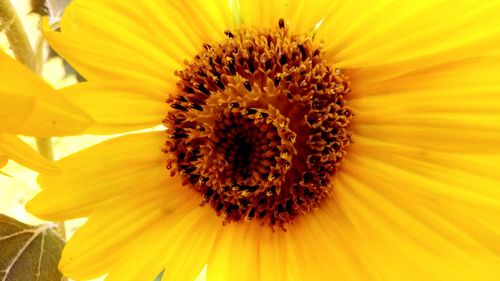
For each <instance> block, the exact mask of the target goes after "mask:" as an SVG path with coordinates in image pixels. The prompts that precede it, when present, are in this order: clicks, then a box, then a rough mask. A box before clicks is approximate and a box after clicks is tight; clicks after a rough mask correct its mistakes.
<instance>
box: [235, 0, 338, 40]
mask: <svg viewBox="0 0 500 281" xmlns="http://www.w3.org/2000/svg"><path fill="white" fill-rule="evenodd" d="M237 2H239V6H240V11H241V16H242V17H243V22H244V23H245V25H247V26H255V27H259V28H266V29H267V28H271V27H278V21H279V20H280V19H283V20H284V21H285V22H286V24H287V25H288V26H289V27H290V30H291V32H293V33H305V32H309V31H311V30H312V29H314V28H321V27H320V25H321V22H322V20H324V19H325V17H326V16H327V15H328V14H329V13H330V12H331V11H332V10H333V9H335V8H336V6H337V5H338V3H336V2H335V1H325V0H320V1H303V0H292V1H290V0H276V1H264V0H262V1H261V0H259V1H255V0H239V1H237Z"/></svg>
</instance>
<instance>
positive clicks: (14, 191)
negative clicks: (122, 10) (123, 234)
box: [0, 0, 109, 280]
mask: <svg viewBox="0 0 500 281" xmlns="http://www.w3.org/2000/svg"><path fill="white" fill-rule="evenodd" d="M11 2H12V4H13V5H14V6H15V8H16V10H17V14H18V16H19V18H20V19H21V21H22V23H23V25H24V28H25V30H26V32H27V34H28V36H29V38H30V41H31V44H32V46H33V47H35V45H36V44H37V43H38V42H39V40H40V39H41V38H40V36H41V35H40V31H39V21H40V16H39V15H38V14H36V13H33V12H32V7H31V3H30V0H12V1H11ZM52 2H53V5H62V3H63V2H67V0H65V1H57V0H54V1H52ZM52 20H54V19H52ZM0 48H2V49H3V50H4V51H5V52H7V53H8V54H10V55H12V52H11V51H10V48H9V43H8V41H7V38H6V36H5V33H4V32H3V33H0ZM45 53H46V62H45V63H44V65H43V69H42V76H43V78H44V80H45V81H47V82H48V83H49V84H51V85H52V86H53V87H54V88H56V89H59V88H62V87H65V86H69V85H72V84H74V83H76V82H77V78H76V75H75V74H74V73H71V72H68V71H67V67H66V68H65V66H64V64H63V61H62V60H61V59H60V58H59V57H50V58H49V55H48V54H49V52H48V50H46V52H45ZM107 138H109V137H100V136H90V135H84V136H78V137H65V138H53V139H52V141H53V149H54V157H55V159H60V158H61V157H64V156H66V155H68V154H70V153H73V152H75V151H78V150H80V149H83V148H86V147H88V146H91V145H93V144H95V143H98V142H100V141H103V140H104V139H107ZM23 140H24V141H25V142H26V143H28V144H30V145H31V146H32V147H33V148H35V149H36V141H35V139H34V138H30V137H23ZM1 172H2V174H0V213H2V214H5V215H7V216H10V217H13V218H15V219H17V220H19V221H21V222H24V223H27V224H32V225H37V224H41V223H44V221H42V220H40V219H38V218H36V217H34V216H32V215H31V214H29V213H28V212H27V211H26V210H25V209H24V204H25V203H26V202H27V201H28V200H29V199H30V198H32V197H33V196H34V195H35V194H36V193H37V192H38V189H39V187H38V185H37V183H36V177H37V175H38V174H37V173H36V172H33V171H31V170H29V169H27V168H24V167H22V166H20V165H18V164H17V163H15V162H13V161H9V162H8V164H7V165H6V166H5V167H4V168H3V169H2V170H1ZM83 222H85V219H78V220H73V221H67V222H66V236H67V237H68V238H69V237H71V235H72V234H73V233H74V232H75V230H76V229H77V228H78V226H80V225H81V224H82V223H83ZM97 280H102V279H97Z"/></svg>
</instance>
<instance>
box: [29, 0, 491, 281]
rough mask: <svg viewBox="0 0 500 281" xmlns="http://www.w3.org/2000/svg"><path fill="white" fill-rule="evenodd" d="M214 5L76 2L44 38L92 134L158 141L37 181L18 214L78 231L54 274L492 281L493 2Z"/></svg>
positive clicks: (98, 149) (71, 163)
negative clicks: (80, 78) (70, 68)
mask: <svg viewBox="0 0 500 281" xmlns="http://www.w3.org/2000/svg"><path fill="white" fill-rule="evenodd" d="M229 4H230V5H227V3H225V2H222V1H186V2H178V1H158V2H156V1H105V2H104V1H92V0H81V1H80V0H75V1H73V2H72V4H70V6H69V7H68V10H67V11H66V12H65V14H64V17H63V19H62V22H61V27H62V29H61V32H55V31H50V30H46V37H47V39H48V40H49V42H50V43H51V44H52V46H53V47H54V48H55V49H56V50H57V51H58V52H59V53H60V54H61V55H63V56H64V57H65V58H67V59H68V60H69V61H70V62H71V63H72V64H73V65H74V66H75V67H76V68H77V69H78V70H79V71H80V72H81V73H82V74H83V75H84V76H85V77H86V78H88V80H89V81H88V82H87V83H83V84H79V85H76V86H74V87H72V88H69V89H67V90H66V91H67V92H68V93H69V94H71V95H68V96H70V97H71V98H72V99H73V101H74V102H76V103H77V104H79V105H81V106H84V107H85V108H86V109H88V110H89V111H90V113H91V115H92V117H93V118H94V119H96V120H97V124H96V125H95V126H94V127H92V128H90V131H91V132H94V133H99V134H111V133H116V132H126V131H130V130H134V129H142V128H147V127H153V126H157V125H159V124H161V123H163V124H164V125H165V127H166V129H165V130H163V131H160V132H158V131H155V132H146V133H135V134H127V135H124V136H121V137H117V138H114V139H111V140H109V141H107V142H104V143H101V144H98V145H96V146H94V147H91V148H89V149H86V150H83V151H81V152H78V153H76V154H74V155H72V156H69V157H67V158H65V159H62V160H61V161H60V165H61V166H63V167H65V172H66V173H64V174H63V175H60V176H57V177H48V176H42V177H40V180H39V181H40V184H41V185H42V186H43V191H42V192H41V193H40V194H38V195H37V196H36V197H35V198H34V199H33V200H32V201H31V202H30V203H29V205H28V208H29V209H30V210H31V211H32V212H34V213H35V214H37V215H39V216H40V217H42V218H47V219H56V220H59V219H69V218H76V217H82V216H89V217H90V218H89V220H88V222H87V223H86V224H85V225H84V226H83V227H82V228H81V229H79V230H78V232H77V233H76V234H75V236H74V237H73V238H72V239H71V240H70V241H69V243H68V245H67V247H66V249H65V251H64V253H63V258H62V261H61V265H60V267H61V269H62V270H63V272H65V273H66V274H68V275H69V276H71V277H74V278H77V279H86V278H93V277H97V276H99V275H102V274H106V273H107V274H108V275H107V280H150V279H153V278H154V277H155V276H156V275H157V274H158V273H159V272H161V271H163V270H165V273H164V275H163V278H164V280H178V279H180V280H192V279H194V277H195V276H196V274H198V272H199V271H200V270H201V269H202V268H203V267H204V266H205V265H206V266H207V279H208V280H295V279H297V280H329V279H332V278H337V279H338V278H340V279H343V280H378V279H380V280H401V279H408V278H409V277H412V276H417V275H418V276H425V278H426V279H433V280H448V279H453V280H455V279H460V278H463V279H465V280H467V279H470V278H473V279H477V278H478V276H480V277H481V278H480V279H482V280H493V279H494V278H496V276H497V275H496V274H495V273H498V268H497V266H496V265H497V264H498V262H499V258H498V247H497V245H498V242H499V232H498V223H496V218H495V216H494V215H492V214H493V213H495V212H498V211H499V209H500V203H499V202H500V201H499V199H500V193H499V192H498V187H499V179H500V178H499V176H498V175H497V173H496V168H497V163H498V156H499V155H498V152H500V151H499V149H498V148H499V147H498V145H497V143H498V141H499V140H500V134H499V126H500V125H498V124H500V123H499V122H498V121H500V120H499V119H500V116H499V112H500V111H499V110H498V109H499V107H500V100H499V98H500V96H499V94H498V85H500V84H499V83H498V82H499V81H498V80H499V79H498V77H499V76H498V75H496V74H498V72H499V70H500V69H499V68H498V65H499V64H498V57H497V55H498V52H497V50H496V48H495V47H494V46H495V45H494V44H493V43H494V42H497V41H498V40H499V39H500V37H499V36H498V34H500V33H498V31H499V30H498V29H499V28H500V25H498V19H497V17H496V15H495V12H494V11H495V9H496V8H498V3H493V2H489V3H481V4H474V5H472V4H470V3H467V1H459V2H458V3H456V2H453V3H452V5H451V4H450V3H446V1H433V2H425V3H424V2H421V1H416V2H415V3H400V2H397V1H384V2H379V1H377V2H373V3H372V2H366V1H354V2H349V1H341V2H335V1H333V2H332V1H309V2H306V1H291V2H290V1H266V2H262V3H261V2H255V1H243V0H242V1H230V3H229ZM443 18H448V19H449V20H446V21H443V20H442V19H443ZM165 131H166V132H165ZM68 183H70V184H68ZM200 205H201V206H200ZM418 278H419V277H418ZM418 278H417V279H418Z"/></svg>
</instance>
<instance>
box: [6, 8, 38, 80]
mask: <svg viewBox="0 0 500 281" xmlns="http://www.w3.org/2000/svg"><path fill="white" fill-rule="evenodd" d="M0 22H1V23H2V24H1V25H2V26H4V27H5V34H6V35H7V39H8V40H9V43H10V47H11V49H12V51H13V52H14V55H15V56H16V58H17V60H19V61H20V62H22V63H23V64H24V65H25V66H27V67H28V68H29V69H31V70H33V71H35V70H36V60H35V54H34V52H33V49H32V48H31V44H30V41H29V39H28V36H27V35H26V32H25V31H24V28H23V25H22V23H21V20H20V19H19V17H18V16H17V14H16V10H15V9H14V7H13V6H12V3H10V1H9V0H0Z"/></svg>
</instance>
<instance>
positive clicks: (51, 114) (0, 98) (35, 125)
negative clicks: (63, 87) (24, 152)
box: [0, 51, 92, 137]
mask: <svg viewBox="0 0 500 281" xmlns="http://www.w3.org/2000/svg"><path fill="white" fill-rule="evenodd" d="M0 116H1V117H2V119H3V121H2V122H1V124H0V131H1V132H9V133H14V134H23V135H30V136H37V137H48V136H54V135H56V136H61V135H71V134H75V133H79V132H81V131H82V130H84V129H86V128H87V127H89V126H90V125H91V124H92V119H91V118H90V117H89V116H88V115H87V114H86V113H84V112H83V111H82V110H81V109H79V108H78V107H77V106H75V105H74V104H73V103H71V102H70V101H68V100H66V99H65V98H64V97H63V96H62V95H61V94H60V93H58V92H57V91H55V90H54V89H52V88H51V87H50V86H49V85H47V84H46V83H45V82H43V81H42V80H41V79H40V78H39V77H37V76H36V75H35V74H33V73H32V72H31V71H29V70H28V69H26V68H25V67H24V66H22V65H21V64H20V63H18V62H16V61H15V60H14V59H12V58H10V57H9V56H7V55H6V54H5V53H3V52H1V51H0Z"/></svg>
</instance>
